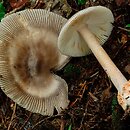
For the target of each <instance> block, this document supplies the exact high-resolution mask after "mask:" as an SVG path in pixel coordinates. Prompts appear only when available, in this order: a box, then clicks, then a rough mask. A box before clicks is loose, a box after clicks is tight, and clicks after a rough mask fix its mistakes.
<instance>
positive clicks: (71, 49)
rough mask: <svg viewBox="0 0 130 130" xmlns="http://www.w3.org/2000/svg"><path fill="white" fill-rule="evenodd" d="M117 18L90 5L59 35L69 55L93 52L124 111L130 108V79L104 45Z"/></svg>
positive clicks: (77, 55)
mask: <svg viewBox="0 0 130 130" xmlns="http://www.w3.org/2000/svg"><path fill="white" fill-rule="evenodd" d="M113 22H114V17H113V14H112V12H111V10H110V9H108V8H106V7H103V6H95V7H89V8H87V9H84V10H81V11H79V12H78V13H76V14H75V15H74V16H72V17H71V18H70V19H69V20H68V21H67V23H66V24H65V25H64V26H63V28H62V30H61V32H60V35H59V38H58V48H59V50H60V51H61V52H62V53H63V54H65V55H69V56H74V57H79V56H85V55H87V54H89V53H90V52H91V51H92V52H93V54H94V55H95V57H96V58H97V60H98V61H99V63H100V64H101V66H102V67H103V69H104V70H105V72H106V73H107V75H108V77H109V78H110V79H111V81H112V82H113V84H114V85H115V87H116V88H117V90H118V101H119V104H120V105H121V106H122V108H123V109H124V110H126V109H127V108H128V107H130V81H127V79H126V78H125V77H124V76H123V74H122V73H121V72H120V70H119V69H118V68H117V67H116V66H115V64H114V63H113V62H112V60H111V59H110V58H109V56H108V55H107V53H106V52H105V50H104V49H103V48H102V46H101V45H102V44H104V42H105V41H106V40H107V39H108V37H109V35H110V34H111V31H112V28H113V26H112V23H113Z"/></svg>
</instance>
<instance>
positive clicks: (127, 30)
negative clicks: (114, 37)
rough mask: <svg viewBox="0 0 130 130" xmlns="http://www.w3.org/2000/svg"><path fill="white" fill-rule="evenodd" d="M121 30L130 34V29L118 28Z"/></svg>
mask: <svg viewBox="0 0 130 130" xmlns="http://www.w3.org/2000/svg"><path fill="white" fill-rule="evenodd" d="M118 28H119V29H120V30H123V31H126V32H130V30H129V29H126V28H122V27H118Z"/></svg>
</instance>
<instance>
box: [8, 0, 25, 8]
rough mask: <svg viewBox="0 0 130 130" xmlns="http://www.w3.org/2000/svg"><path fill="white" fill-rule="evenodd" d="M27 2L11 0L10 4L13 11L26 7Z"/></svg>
mask: <svg viewBox="0 0 130 130" xmlns="http://www.w3.org/2000/svg"><path fill="white" fill-rule="evenodd" d="M26 2H27V0H9V3H10V5H11V7H12V8H13V9H15V8H18V7H20V6H23V5H25V4H26Z"/></svg>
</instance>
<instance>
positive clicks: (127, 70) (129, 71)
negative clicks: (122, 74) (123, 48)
mask: <svg viewBox="0 0 130 130" xmlns="http://www.w3.org/2000/svg"><path fill="white" fill-rule="evenodd" d="M125 71H126V72H128V73H129V74H130V64H128V65H127V66H125Z"/></svg>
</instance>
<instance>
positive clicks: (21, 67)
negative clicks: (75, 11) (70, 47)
mask: <svg viewBox="0 0 130 130" xmlns="http://www.w3.org/2000/svg"><path fill="white" fill-rule="evenodd" d="M66 21H67V20H66V19H65V18H63V17H61V16H59V15H57V14H54V13H52V12H48V11H46V10H43V9H31V10H24V11H20V12H17V13H14V14H11V15H9V16H7V17H5V18H4V19H3V20H2V22H1V23H0V87H1V89H2V90H3V91H4V92H5V94H6V95H7V96H8V97H10V98H11V99H12V100H13V101H14V102H16V103H17V104H19V105H20V106H22V107H24V108H26V109H27V110H29V111H31V112H34V113H40V114H42V115H53V112H54V108H56V110H57V112H58V113H60V112H61V110H63V109H65V108H66V107H67V106H68V103H69V101H68V86H67V83H66V82H65V80H63V79H62V78H60V77H59V76H57V75H55V74H54V71H57V70H59V69H61V68H62V67H63V66H64V65H65V64H66V63H68V61H69V59H70V58H69V57H68V56H65V55H62V54H61V53H60V52H59V50H58V47H57V41H58V35H59V32H60V30H61V27H62V26H63V25H64V24H65V23H66Z"/></svg>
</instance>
